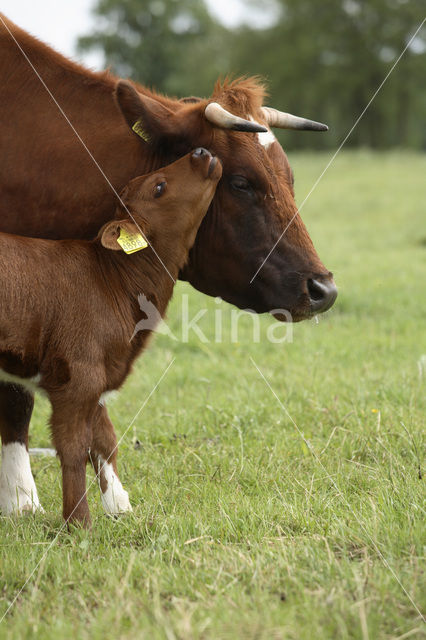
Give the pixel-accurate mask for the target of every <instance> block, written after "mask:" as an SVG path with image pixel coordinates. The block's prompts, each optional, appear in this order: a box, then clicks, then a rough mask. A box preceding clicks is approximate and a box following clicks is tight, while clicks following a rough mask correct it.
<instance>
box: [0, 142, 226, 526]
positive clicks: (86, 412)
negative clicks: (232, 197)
mask: <svg viewBox="0 0 426 640" xmlns="http://www.w3.org/2000/svg"><path fill="white" fill-rule="evenodd" d="M210 162H215V161H213V160H212V157H211V156H210V154H207V153H205V154H204V155H203V156H194V155H193V154H189V155H187V156H185V157H184V158H181V159H180V160H178V161H177V162H175V163H174V164H172V165H170V166H168V167H167V168H165V169H162V170H160V171H155V172H154V173H153V174H150V175H148V176H145V177H142V178H136V179H134V180H133V181H132V182H131V183H130V184H129V186H128V187H127V188H126V190H125V193H124V194H123V199H124V203H125V205H126V207H127V208H128V210H129V212H130V214H131V216H132V219H130V218H129V216H126V218H125V219H122V215H123V214H122V213H121V212H122V209H121V208H120V209H119V210H118V211H117V219H116V220H114V221H111V222H109V223H107V224H106V225H105V226H104V227H103V228H102V229H101V231H100V233H99V236H98V238H97V239H96V240H93V241H85V240H57V241H53V240H42V239H33V238H24V237H20V236H11V235H7V234H3V233H0V290H1V301H2V304H1V307H0V309H1V310H0V328H1V337H0V367H1V368H2V369H3V370H4V371H5V372H6V373H8V374H13V375H16V376H20V378H24V379H25V378H30V377H33V376H35V375H36V374H38V375H40V382H39V386H40V388H41V389H43V390H44V391H45V392H46V393H47V395H48V397H49V399H50V401H51V403H52V418H51V427H52V434H53V441H54V444H55V447H56V449H57V451H58V455H59V457H60V460H61V465H62V474H63V504H64V511H63V513H64V518H65V519H66V520H68V519H72V520H75V521H79V522H83V523H88V522H89V518H90V517H89V511H88V506H87V501H86V498H85V497H84V498H83V499H81V498H82V496H83V494H84V491H85V464H86V461H87V457H88V450H89V448H90V449H91V452H92V461H93V463H94V465H95V468H96V461H97V460H98V459H100V458H99V456H102V458H103V459H104V460H105V459H110V460H109V461H110V462H111V463H112V464H113V466H114V469H115V470H116V451H115V450H114V447H115V446H116V439H115V435H114V430H113V427H112V424H111V423H110V421H109V419H108V416H107V413H106V411H105V409H104V408H103V407H100V406H99V404H98V402H99V399H100V396H101V394H103V393H104V392H106V391H111V390H113V389H117V388H119V387H120V386H121V385H122V383H123V382H124V380H125V378H126V376H127V375H128V374H129V371H130V369H131V366H132V363H133V361H134V359H135V358H136V357H137V356H138V355H139V353H140V352H141V350H142V349H143V347H144V346H145V344H146V340H147V337H148V335H149V331H148V330H143V331H141V332H139V333H137V334H136V335H135V336H134V337H133V338H132V335H133V332H134V329H135V326H136V324H137V323H138V321H139V320H141V318H143V315H142V313H141V310H140V308H139V305H138V300H137V298H138V295H139V294H140V293H144V295H145V296H146V297H147V298H148V299H149V300H152V301H154V302H155V305H156V307H157V309H158V311H159V312H160V314H161V315H164V313H165V310H166V307H167V304H168V302H169V300H170V298H171V295H172V291H173V284H174V283H173V280H172V279H171V277H170V276H172V278H174V279H176V278H177V276H178V273H179V270H180V269H181V268H182V267H183V266H184V264H185V262H186V260H187V258H188V252H189V249H190V248H191V246H192V244H193V242H194V240H195V235H196V232H197V230H198V227H199V224H200V222H201V219H202V217H203V216H204V214H205V213H206V211H207V209H208V206H209V204H210V201H211V199H212V197H213V195H214V191H215V188H216V185H217V182H218V180H219V179H220V176H221V173H222V171H221V166H220V163H219V162H218V163H217V164H216V166H215V167H214V169H213V171H212V174H211V177H208V173H207V172H208V168H209V166H210ZM212 167H213V165H212ZM164 181H166V182H167V185H166V190H165V192H164V193H163V194H162V195H161V196H160V197H158V198H157V197H155V196H154V187H155V185H157V184H159V183H160V182H164ZM135 223H137V226H136V224H135ZM120 228H122V229H123V228H124V229H126V230H127V231H130V232H136V231H137V230H138V228H141V229H142V231H143V232H144V235H145V236H146V238H147V239H148V241H149V242H150V246H149V247H148V248H146V249H144V250H142V251H139V252H137V253H135V254H132V255H126V254H125V253H124V252H123V251H121V249H120V246H119V245H118V244H117V242H116V238H117V237H118V232H117V231H118V230H119V229H120ZM106 247H108V248H106ZM114 249H115V250H114ZM160 260H161V261H162V262H163V263H164V265H165V266H166V267H167V270H168V272H169V273H167V272H166V270H165V269H164V267H163V264H161V261H160ZM169 274H170V275H169ZM102 482H104V480H102V477H101V485H102Z"/></svg>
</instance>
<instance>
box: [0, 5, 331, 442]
mask: <svg viewBox="0 0 426 640" xmlns="http://www.w3.org/2000/svg"><path fill="white" fill-rule="evenodd" d="M3 19H4V20H5V21H6V23H7V25H8V28H9V29H10V30H11V32H12V34H13V35H14V37H15V38H16V39H17V40H18V42H19V44H20V45H21V47H22V48H23V50H24V51H25V53H26V55H27V56H28V57H29V59H30V61H31V63H32V64H33V65H34V67H35V68H36V70H37V71H38V73H40V75H41V76H42V78H43V80H44V81H45V83H46V84H47V86H48V87H49V89H50V90H51V92H52V93H53V95H54V97H55V99H56V100H57V102H58V103H59V105H60V106H61V107H62V109H63V110H64V112H65V113H66V115H67V117H68V118H69V120H70V121H71V123H72V125H73V126H74V127H75V129H76V131H77V132H78V134H79V135H80V136H81V139H82V140H83V141H84V143H85V144H86V145H87V147H88V149H89V150H90V152H91V153H92V154H93V156H94V157H95V159H96V161H97V162H98V163H99V166H100V167H101V168H102V171H103V172H104V173H105V175H106V177H107V179H108V180H109V181H110V183H111V185H112V187H113V188H114V189H115V190H118V191H119V190H120V189H121V188H122V187H123V186H124V185H125V184H126V183H127V182H128V181H129V180H131V179H132V178H133V177H135V176H137V175H141V174H143V173H146V172H149V171H151V170H154V169H155V168H158V167H161V166H163V165H165V164H167V163H169V162H172V161H173V160H175V159H176V158H177V157H179V156H181V155H183V154H184V153H187V152H188V151H189V150H190V149H193V148H195V147H197V146H204V147H206V148H208V149H210V151H212V152H213V153H215V154H217V155H218V156H219V157H220V158H221V160H222V162H223V168H224V173H223V179H222V180H221V182H220V184H219V187H218V189H217V191H216V195H215V197H214V200H213V202H212V205H211V206H210V209H209V211H208V213H207V215H206V217H205V218H204V220H203V222H202V224H201V227H200V230H199V232H198V234H197V237H196V240H195V244H194V247H193V249H192V250H191V252H190V255H189V260H188V262H187V264H186V266H185V267H184V268H183V269H182V270H181V272H180V274H179V277H180V278H181V279H185V280H188V281H189V282H190V283H191V284H192V285H193V286H195V287H196V288H197V289H199V290H200V291H203V292H204V293H206V294H208V295H212V296H220V297H222V298H223V299H224V300H226V301H228V302H230V303H232V304H235V305H237V306H239V307H241V308H249V309H252V310H253V311H256V312H259V313H263V312H267V311H270V310H272V309H276V308H285V309H288V310H289V311H290V312H291V313H292V315H293V319H294V320H301V319H303V318H305V317H309V316H310V299H309V292H308V288H307V283H308V280H309V278H313V277H315V278H319V279H323V280H328V279H329V278H330V277H331V274H330V272H329V271H328V270H327V269H326V268H325V267H324V265H323V264H322V262H321V261H320V259H319V257H318V255H317V253H316V251H315V249H314V247H313V245H312V242H311V240H310V237H309V235H308V232H307V230H306V228H305V226H304V224H303V222H302V220H301V218H300V216H299V215H297V216H296V217H295V218H294V220H293V222H292V223H291V225H290V227H288V229H287V226H288V224H289V223H290V221H291V220H292V218H293V216H294V214H295V213H296V204H295V200H294V193H293V186H292V174H291V169H290V166H289V163H288V160H287V157H286V155H285V153H284V151H283V149H282V148H281V146H280V145H279V144H278V143H277V142H276V143H274V144H273V145H271V146H270V147H269V148H268V149H265V148H264V147H262V146H261V145H260V143H259V141H258V138H257V135H256V134H250V133H241V132H234V131H223V130H220V129H217V128H215V127H213V126H212V125H211V124H210V123H209V122H207V121H206V119H205V117H204V110H205V107H206V105H207V104H208V102H209V101H210V100H214V101H217V102H219V103H220V104H221V105H223V106H224V107H225V108H228V109H229V110H232V111H233V112H234V113H236V114H237V115H241V116H243V117H248V116H252V117H253V118H255V119H257V120H258V121H261V120H262V117H261V113H260V112H259V107H260V106H261V104H262V101H263V98H264V92H265V89H264V86H263V84H262V83H261V81H260V80H259V79H258V78H242V79H241V78H240V79H237V80H230V79H225V80H224V81H223V82H218V83H217V84H216V86H215V88H214V92H213V95H212V98H211V99H209V100H207V99H196V98H194V99H191V101H190V102H185V101H179V100H175V99H172V98H168V97H165V96H162V95H159V94H158V93H156V92H154V91H150V90H149V89H147V88H146V87H142V86H141V85H138V84H136V83H128V84H126V83H118V84H117V78H115V77H114V76H113V75H111V74H110V73H108V72H102V73H94V72H92V71H88V70H87V69H85V68H83V67H82V66H80V65H78V64H76V63H74V62H72V61H70V60H67V59H66V58H64V57H63V56H62V55H60V54H59V53H57V52H55V51H53V50H52V49H51V48H50V47H48V46H46V45H45V44H43V43H42V42H40V41H38V40H37V39H36V38H34V37H33V36H31V35H29V34H27V33H26V32H25V31H23V30H22V29H19V27H17V26H16V25H14V24H13V23H12V22H10V21H8V20H7V19H6V18H5V17H4V16H3ZM0 85H1V100H0V157H1V159H2V161H1V163H0V229H1V230H3V231H7V232H10V233H16V234H20V235H23V236H35V237H43V238H93V237H94V235H95V234H96V232H97V230H98V229H99V228H100V226H101V225H102V224H104V223H105V222H106V221H107V220H109V219H110V218H111V217H112V215H113V212H114V210H115V206H116V195H115V194H114V191H113V190H112V189H111V186H110V185H109V184H108V182H107V181H106V180H105V178H104V176H103V175H102V174H101V172H100V171H99V169H98V167H97V166H96V165H95V164H94V162H93V160H92V159H91V158H90V157H89V155H88V154H87V152H86V151H85V149H84V148H83V146H82V144H81V142H80V141H79V140H78V138H77V137H76V135H75V133H74V131H73V130H72V129H71V127H70V125H69V123H68V122H67V121H66V120H65V119H64V117H63V115H62V114H61V113H60V111H59V110H58V107H57V106H56V104H55V103H54V102H53V100H52V98H51V97H50V96H49V94H48V93H47V92H46V90H45V88H44V87H43V85H42V84H41V82H40V80H39V79H38V78H37V76H36V75H35V73H34V71H33V69H32V68H31V67H30V66H29V64H28V62H27V60H26V59H25V58H24V56H23V55H22V53H21V51H20V50H19V49H18V47H17V46H16V44H15V42H14V41H13V39H12V38H11V36H10V34H9V33H8V31H7V30H6V29H5V28H4V26H3V25H2V23H1V22H0ZM132 87H133V88H135V89H137V92H136V91H134V90H132ZM114 91H115V98H116V99H115V100H114V99H113V93H114ZM139 117H142V119H143V124H144V126H145V128H146V131H147V133H148V135H149V137H150V143H149V144H147V143H146V142H144V141H143V140H142V139H141V138H139V137H138V136H137V135H136V134H135V133H133V132H132V130H131V126H132V125H133V124H134V122H135V120H136V119H137V118H139ZM301 135H305V134H301ZM313 135H314V134H313ZM235 176H243V177H244V178H246V179H247V180H249V183H250V193H242V192H239V191H238V190H236V189H235V188H234V186H233V180H234V178H235ZM285 229H287V231H286V233H285V235H284V236H283V237H282V238H281V239H280V240H279V242H278V244H277V246H276V248H275V250H274V251H273V253H272V254H271V256H270V257H269V259H268V261H267V263H266V264H265V266H264V267H263V268H262V270H261V271H260V272H259V274H258V276H257V277H256V279H255V280H254V281H253V282H252V283H250V280H251V278H252V277H253V275H254V273H255V272H256V270H257V269H258V267H259V266H260V264H261V263H262V261H263V260H264V258H265V257H266V255H267V254H268V252H269V250H270V249H271V248H272V246H273V245H274V244H275V243H276V241H277V240H278V238H279V237H280V236H281V234H282V233H283V231H284V230H285ZM58 366H60V364H58ZM64 375H66V371H65V370H64ZM18 396H19V392H17V388H16V387H14V388H12V387H11V386H10V385H7V386H5V385H0V431H1V435H2V439H3V442H10V441H14V440H15V439H16V440H19V441H22V442H26V441H27V433H26V430H27V429H28V423H29V419H30V415H31V410H32V398H31V395H30V394H28V393H27V392H22V398H21V403H19V398H18Z"/></svg>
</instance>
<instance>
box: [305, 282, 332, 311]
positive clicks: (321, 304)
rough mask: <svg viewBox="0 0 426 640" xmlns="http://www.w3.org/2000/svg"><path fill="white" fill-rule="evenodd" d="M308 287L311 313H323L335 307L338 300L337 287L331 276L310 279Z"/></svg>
mask: <svg viewBox="0 0 426 640" xmlns="http://www.w3.org/2000/svg"><path fill="white" fill-rule="evenodd" d="M307 286H308V295H309V302H310V306H311V313H323V312H324V311H328V309H330V307H332V306H333V304H334V302H335V300H336V298H337V287H336V285H335V283H334V280H333V278H332V277H331V276H329V277H326V278H309V279H308V282H307Z"/></svg>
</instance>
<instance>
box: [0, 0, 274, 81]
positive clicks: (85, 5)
mask: <svg viewBox="0 0 426 640" xmlns="http://www.w3.org/2000/svg"><path fill="white" fill-rule="evenodd" d="M95 2H96V0H71V1H70V0H37V1H34V0H1V11H2V13H4V14H5V15H6V16H7V17H8V18H10V19H11V20H12V21H13V22H16V24H18V25H19V26H20V27H22V28H24V29H26V30H27V31H29V32H30V33H32V34H33V35H35V36H37V37H39V38H40V39H41V40H43V41H44V42H47V43H48V44H50V45H52V46H53V47H54V48H55V49H56V50H57V51H60V52H61V53H63V54H65V55H66V56H68V57H72V58H74V59H76V60H79V61H81V62H84V64H86V65H87V66H89V67H92V68H94V69H101V68H102V67H103V64H102V62H103V58H102V55H101V54H100V53H96V52H92V53H85V54H84V55H82V54H78V55H77V53H76V50H75V43H76V40H77V37H78V36H79V35H83V34H86V33H88V32H90V31H91V29H92V28H93V27H94V26H95V24H96V19H95V18H94V17H93V16H92V15H91V8H92V6H93V5H94V4H95ZM207 4H208V6H209V8H210V10H211V12H212V13H213V14H215V15H216V16H218V17H220V18H221V19H222V21H223V22H224V23H225V24H226V25H228V26H235V25H236V24H238V23H239V22H241V20H244V19H245V17H246V15H247V9H246V8H245V7H244V1H243V0H207ZM252 16H253V20H254V21H255V22H256V23H257V24H259V21H261V22H262V21H264V19H262V16H261V15H259V13H257V14H256V13H253V14H252Z"/></svg>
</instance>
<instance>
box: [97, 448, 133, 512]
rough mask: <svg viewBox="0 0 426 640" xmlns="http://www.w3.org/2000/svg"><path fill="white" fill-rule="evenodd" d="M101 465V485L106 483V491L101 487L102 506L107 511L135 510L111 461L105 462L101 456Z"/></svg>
mask: <svg viewBox="0 0 426 640" xmlns="http://www.w3.org/2000/svg"><path fill="white" fill-rule="evenodd" d="M99 465H100V468H101V472H100V474H99V475H100V476H101V483H100V484H101V486H102V485H103V484H104V483H105V485H106V488H105V491H102V488H101V500H102V506H103V508H104V509H105V511H106V512H107V513H113V514H118V513H123V512H124V511H133V509H132V505H131V504H130V501H129V494H128V493H127V491H126V490H125V489H123V485H122V484H121V482H120V479H119V478H118V477H117V475H116V474H115V472H114V468H113V466H112V464H111V463H110V462H105V461H104V460H103V459H102V458H101V456H99Z"/></svg>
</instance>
